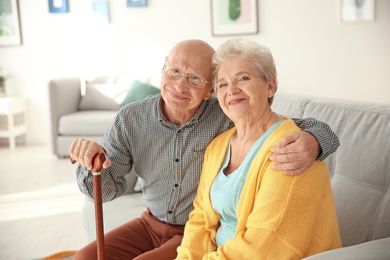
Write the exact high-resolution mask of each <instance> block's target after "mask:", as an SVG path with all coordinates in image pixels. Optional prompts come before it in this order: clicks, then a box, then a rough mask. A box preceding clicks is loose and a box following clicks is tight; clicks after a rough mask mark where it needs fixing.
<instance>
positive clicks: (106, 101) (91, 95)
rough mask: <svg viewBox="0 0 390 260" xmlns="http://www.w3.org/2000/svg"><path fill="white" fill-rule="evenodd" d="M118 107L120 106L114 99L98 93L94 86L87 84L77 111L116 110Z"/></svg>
mask: <svg viewBox="0 0 390 260" xmlns="http://www.w3.org/2000/svg"><path fill="white" fill-rule="evenodd" d="M100 87H101V86H100ZM105 87H106V88H109V87H110V86H105ZM119 107H120V105H119V104H118V103H117V102H115V100H114V99H112V98H110V97H108V96H107V95H105V94H104V93H102V92H101V91H99V89H98V88H97V86H96V85H93V84H88V83H87V85H86V88H85V94H84V96H82V98H81V100H80V103H79V110H118V109H119Z"/></svg>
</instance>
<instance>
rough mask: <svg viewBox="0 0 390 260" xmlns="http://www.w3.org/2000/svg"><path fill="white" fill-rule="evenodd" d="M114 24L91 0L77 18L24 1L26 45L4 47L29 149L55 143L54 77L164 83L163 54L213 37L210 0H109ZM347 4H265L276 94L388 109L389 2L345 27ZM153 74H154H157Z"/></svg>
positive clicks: (42, 0)
mask: <svg viewBox="0 0 390 260" xmlns="http://www.w3.org/2000/svg"><path fill="white" fill-rule="evenodd" d="M109 2H110V12H111V22H110V23H109V24H105V23H103V22H101V21H100V20H99V19H98V18H97V17H96V16H95V15H94V14H93V13H92V11H91V9H92V8H91V0H69V4H70V12H69V13H66V14H52V13H49V12H48V4H47V0H34V1H31V0H19V7H20V15H21V24H22V34H23V45H22V46H17V47H7V48H0V67H2V68H3V70H4V71H5V72H6V73H9V74H12V76H13V77H12V79H11V80H10V81H9V84H10V86H12V91H11V92H12V93H13V94H19V95H23V96H26V97H27V98H28V118H27V120H28V128H29V133H28V135H27V143H28V144H49V143H50V141H51V140H50V111H49V103H48V88H47V83H48V81H49V80H50V79H52V78H57V77H67V76H81V77H93V76H96V75H119V74H121V73H129V72H131V73H132V75H133V76H134V77H135V78H139V79H145V80H151V82H152V83H155V84H158V81H159V73H160V70H161V66H162V64H163V62H164V57H165V55H166V54H167V53H168V51H169V50H170V48H171V47H172V46H173V45H174V44H175V43H177V42H178V41H181V40H183V39H187V38H200V39H203V40H205V41H207V42H209V43H210V44H211V45H212V46H213V47H215V48H216V47H218V46H219V45H220V44H221V43H222V42H224V41H225V40H226V39H228V38H229V37H213V36H212V35H211V25H210V21H211V19H210V1H209V0H181V1H178V0H164V1H159V0H148V7H146V8H127V7H126V0H110V1H109ZM339 6H340V0H326V1H324V0H289V1H287V0H260V1H259V8H258V9H259V33H258V34H256V35H251V36H247V38H250V39H254V40H256V41H258V42H260V43H262V44H264V45H267V46H268V47H270V48H271V50H272V52H273V54H274V58H275V60H276V65H277V69H278V73H279V77H278V78H279V90H278V91H279V92H278V93H283V94H294V95H306V96H315V97H326V98H339V99H347V100H361V101H371V102H379V103H390V47H389V46H390V1H388V0H377V1H376V20H375V22H368V23H352V24H346V23H341V22H340V21H339V11H340V10H339ZM150 76H153V77H152V78H150Z"/></svg>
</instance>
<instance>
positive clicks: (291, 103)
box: [272, 95, 309, 118]
mask: <svg viewBox="0 0 390 260" xmlns="http://www.w3.org/2000/svg"><path fill="white" fill-rule="evenodd" d="M307 103H309V99H307V98H302V97H294V96H283V95H275V98H274V102H273V103H272V111H274V112H275V113H278V114H279V115H284V116H288V117H293V118H302V117H303V113H304V111H305V107H306V105H307Z"/></svg>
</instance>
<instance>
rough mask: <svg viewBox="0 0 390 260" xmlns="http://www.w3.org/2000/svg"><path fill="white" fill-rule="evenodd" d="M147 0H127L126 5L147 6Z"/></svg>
mask: <svg viewBox="0 0 390 260" xmlns="http://www.w3.org/2000/svg"><path fill="white" fill-rule="evenodd" d="M147 5H148V0H127V7H142V6H147Z"/></svg>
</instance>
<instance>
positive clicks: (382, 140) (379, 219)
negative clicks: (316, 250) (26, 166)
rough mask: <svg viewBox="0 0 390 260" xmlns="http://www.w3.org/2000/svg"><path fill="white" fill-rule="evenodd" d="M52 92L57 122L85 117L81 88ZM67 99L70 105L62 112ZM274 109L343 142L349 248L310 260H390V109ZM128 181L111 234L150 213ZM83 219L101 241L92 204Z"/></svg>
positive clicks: (340, 175) (299, 101) (283, 99)
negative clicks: (310, 121)
mask: <svg viewBox="0 0 390 260" xmlns="http://www.w3.org/2000/svg"><path fill="white" fill-rule="evenodd" d="M76 82H77V80H74V83H76ZM62 83H63V84H62ZM51 88H54V89H55V90H53V89H52V91H51V92H50V94H51V100H55V101H58V102H52V109H53V110H52V113H54V114H56V115H55V116H53V120H54V119H55V120H56V121H55V122H53V123H55V124H58V122H61V119H62V117H63V116H70V115H72V114H74V113H79V112H76V110H77V109H76V103H77V101H76V100H77V99H78V98H79V97H78V96H77V90H75V89H77V87H75V86H74V85H72V84H71V80H70V81H68V80H66V81H65V82H55V84H52V86H51ZM53 95H54V96H53ZM61 100H66V103H63V102H62V105H61V107H56V106H57V105H58V104H59V103H61V102H60V101H61ZM56 104H57V105H56ZM53 106H54V107H53ZM272 107H273V110H274V111H275V112H277V113H279V114H283V115H287V116H290V117H298V118H307V117H314V118H317V119H318V120H321V121H324V122H327V123H328V124H329V125H330V127H331V128H332V129H333V130H334V131H335V132H336V134H337V135H338V137H339V139H340V143H341V145H340V147H339V149H338V150H337V152H335V153H334V154H332V155H331V156H329V158H327V159H326V161H327V164H328V167H329V170H330V172H331V178H332V188H333V192H334V196H335V200H336V207H337V214H338V220H339V226H340V232H341V237H342V242H343V248H341V249H336V250H331V251H328V252H323V253H320V254H317V255H314V256H311V257H308V258H306V259H317V260H319V259H390V192H389V191H390V190H389V187H390V104H387V105H386V104H374V103H363V102H353V101H343V100H330V99H319V98H304V97H293V96H281V95H278V94H277V95H276V97H275V101H274V104H273V106H272ZM112 113H114V114H115V112H113V111H91V114H92V115H94V116H95V117H94V118H93V119H92V120H93V121H96V122H94V123H95V124H96V125H106V124H108V123H109V121H110V120H107V119H106V118H107V115H108V114H111V115H112ZM79 116H81V115H79ZM83 116H86V117H88V116H90V115H89V114H84V115H83ZM86 120H89V119H87V118H86ZM57 128H58V126H57ZM104 128H105V127H104ZM53 129H56V127H53ZM102 130H103V128H102ZM103 132H104V131H102V132H100V133H97V132H89V133H88V132H82V133H80V134H79V136H85V137H87V138H91V137H92V138H95V139H96V140H99V139H100V137H101V135H102V134H103ZM75 136H78V135H77V132H74V133H73V134H69V135H67V136H65V135H64V136H61V134H58V132H55V133H53V137H55V140H57V143H56V144H54V146H53V149H54V151H56V152H57V154H58V155H61V156H62V155H66V154H67V149H68V148H69V147H68V146H67V145H68V144H66V142H68V138H71V139H72V140H73V138H74V137H75ZM69 144H70V143H69ZM62 146H64V147H62ZM65 150H66V152H64V151H65ZM128 181H129V182H128V190H127V192H126V194H125V195H123V196H121V197H120V198H118V199H116V200H114V201H112V202H108V203H105V204H104V206H103V207H104V225H105V231H109V230H111V229H113V228H115V227H117V226H119V225H121V224H122V223H125V222H126V221H128V220H130V219H132V218H135V217H137V216H139V215H140V213H141V212H142V211H143V210H144V209H145V207H144V205H143V202H142V197H141V194H140V193H135V192H134V183H135V181H136V178H135V175H134V174H133V173H132V174H131V176H130V175H129V177H128ZM83 214H84V220H85V225H84V226H85V228H86V233H87V236H88V240H92V239H94V236H95V226H94V206H93V203H92V202H91V201H90V200H88V199H86V200H85V206H84V209H83ZM302 214H304V212H302Z"/></svg>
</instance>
